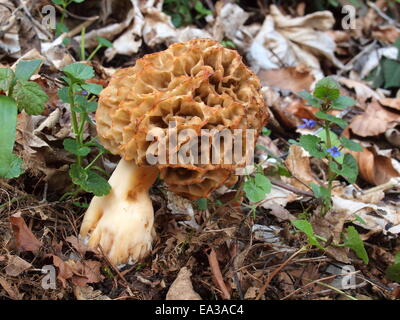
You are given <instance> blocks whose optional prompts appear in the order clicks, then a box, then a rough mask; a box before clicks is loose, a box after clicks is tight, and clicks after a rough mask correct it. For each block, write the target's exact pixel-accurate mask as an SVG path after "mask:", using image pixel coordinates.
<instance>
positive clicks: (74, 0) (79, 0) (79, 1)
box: [72, 0, 85, 3]
mask: <svg viewBox="0 0 400 320" xmlns="http://www.w3.org/2000/svg"><path fill="white" fill-rule="evenodd" d="M72 1H73V2H75V3H82V2H84V1H85V0H72Z"/></svg>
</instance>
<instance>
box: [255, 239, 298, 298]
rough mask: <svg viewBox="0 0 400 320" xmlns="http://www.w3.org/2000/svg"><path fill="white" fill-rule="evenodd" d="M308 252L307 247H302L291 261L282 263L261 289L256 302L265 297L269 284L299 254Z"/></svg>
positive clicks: (291, 257) (290, 258) (293, 255)
mask: <svg viewBox="0 0 400 320" xmlns="http://www.w3.org/2000/svg"><path fill="white" fill-rule="evenodd" d="M305 250H306V247H301V248H300V249H299V250H297V251H296V252H295V253H293V254H292V255H291V256H290V257H289V259H287V260H286V261H285V262H284V263H282V264H281V265H280V266H279V267H278V268H276V269H275V271H273V272H272V273H271V275H270V276H269V277H268V279H267V282H265V284H264V285H263V286H262V287H261V289H260V292H259V293H258V295H257V298H256V300H260V299H261V297H262V296H263V294H264V292H265V290H266V289H267V287H268V285H269V283H270V282H271V280H272V279H273V278H274V277H275V276H276V275H277V274H278V273H279V272H280V271H281V270H282V269H283V268H284V267H286V266H287V265H288V264H289V262H290V261H292V260H293V259H294V258H295V257H296V256H297V255H298V254H300V253H302V252H304V251H305Z"/></svg>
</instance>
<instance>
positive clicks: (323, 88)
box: [314, 77, 340, 101]
mask: <svg viewBox="0 0 400 320" xmlns="http://www.w3.org/2000/svg"><path fill="white" fill-rule="evenodd" d="M314 96H315V97H317V98H319V99H322V100H329V101H334V100H336V99H337V98H339V96H340V86H339V84H338V83H337V82H336V81H335V80H333V79H332V78H330V77H326V78H323V79H321V80H319V81H318V82H317V83H316V84H315V89H314Z"/></svg>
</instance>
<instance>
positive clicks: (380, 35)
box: [372, 25, 400, 43]
mask: <svg viewBox="0 0 400 320" xmlns="http://www.w3.org/2000/svg"><path fill="white" fill-rule="evenodd" d="M399 36H400V30H399V29H397V28H396V27H395V26H390V25H388V26H377V28H376V29H375V30H373V31H372V38H374V39H376V40H379V41H382V42H386V43H394V42H395V41H396V39H397V38H398V37H399Z"/></svg>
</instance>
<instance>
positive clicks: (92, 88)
mask: <svg viewBox="0 0 400 320" xmlns="http://www.w3.org/2000/svg"><path fill="white" fill-rule="evenodd" d="M81 87H82V88H83V89H84V90H86V91H87V92H89V93H92V94H95V95H99V94H100V92H101V91H102V90H103V87H102V86H101V85H99V84H96V83H85V84H82V85H81Z"/></svg>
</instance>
